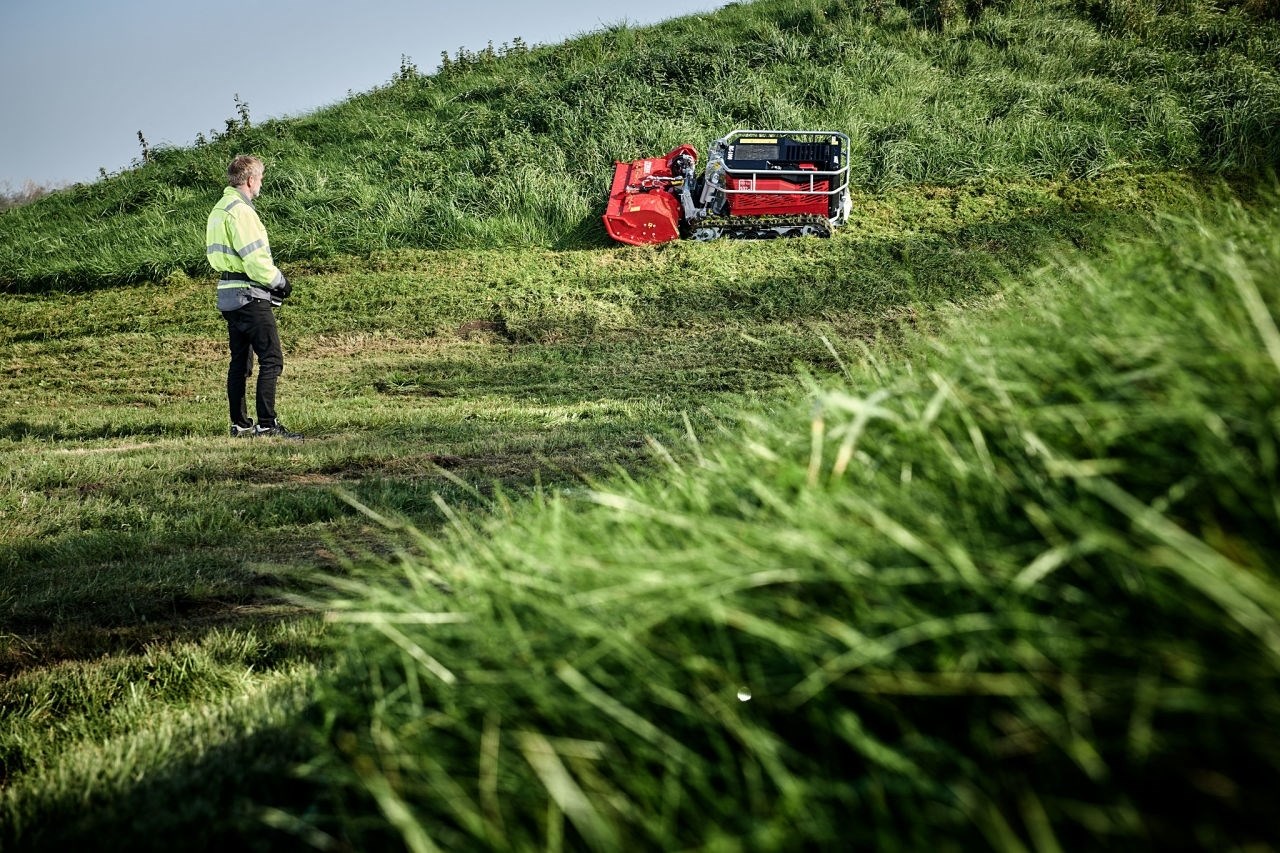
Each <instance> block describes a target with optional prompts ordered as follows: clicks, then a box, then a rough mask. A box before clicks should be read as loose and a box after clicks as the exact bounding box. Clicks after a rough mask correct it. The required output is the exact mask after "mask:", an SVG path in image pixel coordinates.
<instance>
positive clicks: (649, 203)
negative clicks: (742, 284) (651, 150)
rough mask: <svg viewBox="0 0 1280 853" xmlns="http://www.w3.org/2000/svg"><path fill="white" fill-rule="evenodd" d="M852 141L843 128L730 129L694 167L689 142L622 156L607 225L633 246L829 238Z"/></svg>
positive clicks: (840, 209)
mask: <svg viewBox="0 0 1280 853" xmlns="http://www.w3.org/2000/svg"><path fill="white" fill-rule="evenodd" d="M848 150H849V137H848V136H846V135H845V134H843V133H837V132H834V131H829V130H735V131H733V132H732V133H729V134H728V135H726V136H724V137H722V138H721V139H717V140H716V141H715V142H713V143H711V148H710V151H709V152H708V154H707V165H706V168H705V169H704V170H703V173H702V174H701V175H700V176H699V175H696V174H695V171H694V167H695V166H696V165H697V161H698V153H697V151H696V149H694V148H693V147H692V146H690V145H681V146H680V147H679V148H676V149H674V150H673V151H670V152H668V153H667V155H666V156H665V157H651V158H648V159H644V160H633V161H632V162H630V163H622V162H619V163H617V164H616V165H615V167H614V171H613V185H612V187H611V188H610V190H609V206H608V209H607V210H606V212H605V214H604V225H605V230H607V231H608V232H609V236H610V237H612V238H613V239H615V240H617V241H619V242H622V243H629V244H631V245H633V246H643V245H649V244H652V243H665V242H667V241H668V240H677V239H681V238H685V239H693V240H714V239H716V238H717V237H732V238H738V239H757V240H758V239H769V238H772V237H799V236H804V235H815V236H820V237H829V236H831V232H832V230H834V229H835V228H836V227H838V226H840V225H843V224H844V223H845V222H846V221H847V220H848V218H849V205H850V200H849V162H848V159H847V156H848V155H847V152H848Z"/></svg>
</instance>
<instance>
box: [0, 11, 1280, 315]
mask: <svg viewBox="0 0 1280 853" xmlns="http://www.w3.org/2000/svg"><path fill="white" fill-rule="evenodd" d="M917 5H928V4H917V3H903V4H901V6H893V5H891V4H887V3H878V4H866V8H865V9H864V8H862V7H863V4H859V3H847V2H842V1H841V0H761V2H756V3H750V4H730V6H729V7H727V8H725V9H722V10H720V11H718V12H715V13H713V14H708V15H701V16H691V17H687V18H682V19H677V20H673V21H670V22H667V23H664V24H662V25H660V26H656V27H649V28H644V29H633V28H629V27H625V26H618V27H613V28H609V29H606V30H604V31H601V32H597V33H592V34H589V35H586V36H583V37H580V38H578V39H575V40H572V41H568V42H566V43H564V44H561V45H555V46H548V47H538V48H534V49H529V48H528V47H526V46H525V45H524V44H523V43H521V42H519V41H517V42H516V46H515V47H510V46H505V45H504V46H503V47H502V48H499V49H497V50H486V51H481V52H479V53H470V52H466V51H460V52H459V54H458V55H457V56H456V57H454V58H453V59H451V60H450V61H449V63H448V64H447V66H445V67H443V68H441V69H440V70H439V71H438V72H437V73H435V74H432V75H422V74H419V73H418V72H417V71H416V69H415V68H413V66H412V65H410V66H407V67H404V68H402V69H401V72H400V73H398V74H397V75H396V76H395V78H394V79H393V81H392V82H391V83H390V84H388V85H387V86H385V87H382V88H381V89H378V90H376V91H373V92H368V93H365V94H362V95H358V96H356V97H353V98H351V99H349V100H347V101H344V102H342V103H340V104H338V105H336V106H334V107H332V108H329V109H326V110H322V111H319V112H317V113H314V114H312V115H308V116H303V117H299V118H293V119H279V120H272V121H268V122H265V123H263V124H260V125H255V126H252V127H245V126H243V123H239V122H231V121H229V122H228V124H229V129H228V130H227V132H226V133H225V134H224V135H222V136H221V137H220V138H218V139H215V140H213V141H212V142H208V143H206V144H204V145H200V146H197V147H194V148H181V149H164V150H160V151H157V152H154V154H153V155H152V161H151V162H148V163H146V164H144V165H142V166H140V167H139V168H136V169H132V170H130V171H127V172H125V173H124V174H121V175H117V176H114V177H112V178H110V179H107V180H103V181H99V182H97V183H95V184H92V185H88V186H80V187H76V188H73V189H71V190H68V191H66V192H60V193H56V194H54V195H53V196H51V197H48V198H45V199H42V200H40V201H39V202H37V203H35V204H32V205H28V206H25V207H22V208H18V209H16V210H11V211H8V212H6V213H5V214H3V215H0V287H2V288H4V289H6V290H10V291H13V290H31V289H39V288H44V287H49V286H57V287H63V288H82V287H95V286H101V285H109V284H118V283H122V282H133V281H144V280H150V281H159V280H162V279H165V278H166V277H168V276H170V275H172V274H174V273H176V272H182V273H185V274H187V275H203V274H204V273H205V266H204V261H203V257H202V255H201V250H202V247H201V244H200V228H199V224H200V223H201V222H203V218H204V216H205V214H206V212H207V208H208V207H209V205H210V203H211V199H213V198H215V197H216V195H217V192H218V187H219V186H220V185H221V183H222V177H221V176H222V170H223V168H224V167H225V164H226V163H227V162H228V161H229V159H230V157H231V156H232V155H233V154H234V153H236V152H238V151H254V152H256V153H258V154H260V155H261V156H263V157H265V158H266V160H267V162H268V164H269V171H268V176H267V184H266V195H265V196H264V198H263V200H262V204H261V207H262V210H263V215H264V217H265V218H266V220H267V221H268V224H269V226H270V228H271V230H272V236H273V245H274V247H275V249H276V254H277V259H278V260H279V261H281V262H282V263H284V264H285V265H286V266H289V265H291V264H298V263H303V262H306V261H309V260H314V259H316V258H326V257H333V256H335V255H344V254H347V255H356V256H366V255H368V254H369V253H370V252H374V251H380V250H385V249H388V248H400V247H407V248H449V247H453V248H475V247H497V246H513V245H523V246H537V247H544V248H551V247H555V248H570V247H578V248H580V247H596V246H601V245H603V244H604V243H605V242H606V238H605V237H604V235H603V231H602V229H601V227H600V224H599V216H600V214H601V212H602V211H603V207H604V199H605V194H606V192H607V188H608V184H609V180H610V177H611V175H612V163H613V161H614V160H615V159H623V160H630V159H634V158H636V157H641V156H653V155H654V154H656V153H662V152H666V151H668V150H670V149H671V148H673V147H674V146H675V145H678V144H682V143H690V144H693V145H695V146H697V147H698V148H700V149H701V148H703V147H704V146H705V145H707V144H708V143H709V142H710V141H711V140H713V139H715V138H717V137H718V136H719V135H721V134H723V133H724V132H726V131H728V130H731V129H733V128H736V127H796V128H800V127H819V128H832V129H838V130H843V131H845V132H847V133H849V134H850V136H851V139H852V141H853V150H852V156H851V162H852V167H853V179H854V184H855V186H856V187H858V188H860V189H863V190H867V191H877V190H880V189H883V188H886V187H895V186H905V185H919V184H936V185H946V186H954V185H960V184H966V183H975V182H977V183H981V182H982V181H984V180H987V179H991V178H1000V179H1005V180H1025V179H1053V178H1067V179H1073V180H1078V179H1083V178H1090V177H1095V176H1097V175H1100V174H1104V173H1106V172H1108V171H1111V170H1114V169H1118V168H1125V169H1138V170H1165V169H1195V170H1210V171H1217V170H1231V169H1245V170H1252V169H1255V168H1257V167H1259V166H1268V165H1270V166H1274V165H1276V164H1277V163H1280V141H1278V138H1280V132H1278V131H1277V127H1280V60H1278V59H1277V56H1276V49H1275V44H1276V42H1277V41H1278V40H1280V39H1278V37H1277V35H1276V33H1277V29H1278V28H1280V25H1278V24H1277V23H1276V22H1266V21H1263V20H1255V19H1254V18H1253V17H1250V16H1249V14H1248V13H1247V12H1246V8H1245V6H1239V7H1235V8H1233V9H1232V10H1231V11H1230V12H1226V13H1223V12H1215V11H1207V10H1209V9H1211V8H1213V7H1212V5H1211V4H1208V3H1199V2H1191V3H1188V4H1186V8H1187V9H1190V10H1192V11H1191V12H1190V13H1182V14H1173V13H1166V14H1165V15H1164V16H1160V17H1157V16H1154V15H1147V14H1146V13H1145V12H1143V10H1144V9H1145V4H1144V2H1142V0H1126V2H1124V3H1113V4H1096V3H1091V2H1086V0H1052V2H1034V3H1032V2H1018V0H1006V2H998V3H989V4H986V5H987V7H988V8H987V10H986V11H985V12H984V13H983V14H981V15H980V16H978V17H977V18H976V19H975V20H972V21H970V20H967V19H965V18H963V17H961V16H954V17H953V18H952V20H951V21H950V22H949V23H948V26H947V28H946V29H945V31H942V32H938V31H936V30H934V29H930V28H928V27H923V26H920V25H919V24H920V21H919V19H918V16H913V14H912V13H911V11H910V10H909V9H908V8H902V6H907V7H912V6H917ZM976 5H978V6H981V5H982V4H976ZM872 7H879V8H881V9H882V12H881V13H880V14H879V15H878V16H877V15H876V14H873V13H872V11H870V10H871V8H872ZM1202 7H1203V8H1202ZM1125 9H1130V10H1135V13H1134V14H1133V15H1128V16H1122V15H1120V12H1121V11H1123V10H1125ZM1107 10H1111V11H1109V12H1108V11H1107ZM1117 10H1119V11H1117ZM1138 13H1142V14H1138ZM513 35H514V36H518V34H513Z"/></svg>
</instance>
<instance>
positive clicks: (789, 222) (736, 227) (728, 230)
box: [689, 215, 831, 240]
mask: <svg viewBox="0 0 1280 853" xmlns="http://www.w3.org/2000/svg"><path fill="white" fill-rule="evenodd" d="M805 227H809V228H813V229H814V230H815V231H817V234H815V235H813V236H817V237H830V236H831V220H829V219H827V218H826V217H825V216H813V215H805V216H708V217H706V218H705V219H700V220H698V224H697V225H694V226H692V227H690V228H689V236H690V237H692V236H693V234H695V233H697V232H699V231H703V230H707V229H715V230H718V231H719V232H720V233H719V234H717V235H716V236H715V237H713V238H708V239H717V238H720V237H727V238H729V239H730V240H772V239H775V238H778V237H792V236H795V237H800V236H806V235H802V234H782V233H779V232H778V231H777V230H775V229H782V228H788V229H790V228H805Z"/></svg>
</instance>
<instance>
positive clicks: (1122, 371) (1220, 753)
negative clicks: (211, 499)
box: [303, 194, 1280, 850]
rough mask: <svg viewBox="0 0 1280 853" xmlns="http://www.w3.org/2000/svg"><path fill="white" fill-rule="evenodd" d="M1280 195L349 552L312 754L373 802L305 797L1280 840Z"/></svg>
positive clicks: (521, 845) (1057, 270)
mask: <svg viewBox="0 0 1280 853" xmlns="http://www.w3.org/2000/svg"><path fill="white" fill-rule="evenodd" d="M1269 198H1270V200H1269V201H1268V202H1267V204H1266V205H1265V206H1263V207H1261V208H1247V207H1244V206H1241V205H1239V204H1232V203H1219V204H1215V205H1211V206H1208V207H1206V209H1204V210H1203V211H1201V212H1200V213H1199V214H1197V215H1194V216H1191V217H1179V218H1169V219H1167V220H1165V221H1163V222H1162V223H1161V224H1160V225H1159V227H1158V228H1157V230H1156V233H1155V234H1154V236H1153V237H1152V238H1150V239H1147V240H1143V241H1139V242H1130V243H1127V244H1119V245H1115V246H1113V247H1112V248H1111V249H1110V250H1109V251H1107V252H1105V253H1103V254H1101V255H1099V256H1097V257H1094V258H1089V257H1084V256H1081V255H1078V254H1067V255H1063V256H1060V257H1058V258H1055V259H1054V263H1053V265H1052V266H1049V267H1046V268H1045V269H1044V270H1043V271H1042V272H1040V273H1039V274H1035V275H1025V276H1021V277H1019V279H1018V280H1016V281H1010V282H1009V284H1008V286H1007V288H1006V289H1005V291H1004V292H1003V293H1002V294H1001V296H1000V297H999V298H997V299H994V300H991V301H990V302H989V304H988V305H987V306H986V307H985V308H983V309H981V310H973V309H972V307H970V309H969V310H963V311H955V312H954V313H953V314H952V315H951V316H949V317H943V318H942V322H943V327H942V328H941V329H940V330H939V331H938V334H936V335H928V336H920V337H918V338H915V339H914V340H913V341H911V342H909V343H908V344H907V345H905V349H903V350H901V351H898V352H896V353H895V354H894V355H892V356H888V355H886V354H885V352H884V351H882V350H881V349H880V348H878V347H876V346H868V347H864V348H860V349H859V348H848V347H837V348H836V351H837V352H840V357H841V360H842V361H843V363H844V365H845V370H844V374H843V376H842V377H840V378H839V379H835V380H830V379H828V380H821V381H818V380H815V381H813V382H811V383H809V385H808V389H807V391H806V392H805V393H804V394H803V395H796V396H794V397H792V398H791V399H790V400H789V401H788V402H787V403H786V404H785V405H783V404H779V405H775V406H773V407H771V408H770V409H768V410H761V411H758V412H757V413H756V414H755V416H754V417H748V418H747V423H748V425H747V426H743V427H732V428H726V429H725V430H724V431H723V432H721V433H719V434H715V433H712V434H707V433H705V432H703V433H697V432H691V433H690V434H689V435H688V436H687V439H686V440H685V441H683V442H681V443H679V444H678V445H676V444H672V445H670V446H668V447H667V448H665V449H662V450H661V452H660V458H661V459H664V460H665V464H666V466H667V470H666V472H665V473H664V474H662V475H660V476H657V477H654V478H650V479H645V480H632V479H629V478H626V477H621V478H612V479H609V480H604V481H598V482H596V483H595V484H594V485H593V486H592V487H591V488H590V489H587V490H582V491H578V492H556V491H548V492H545V493H543V494H541V495H539V496H538V497H537V498H536V499H535V500H533V501H532V502H531V503H520V504H514V505H513V504H509V503H506V502H503V501H501V500H498V501H495V502H494V504H493V506H492V513H491V515H490V516H488V517H487V518H478V519H477V518H467V517H459V518H457V519H456V521H455V523H454V524H452V525H451V526H449V527H448V528H447V529H446V530H444V531H442V532H440V533H439V534H434V533H433V534H421V535H418V536H416V537H411V539H412V542H413V545H414V547H415V548H416V549H420V550H421V552H422V556H420V557H417V558H407V559H403V560H400V561H397V562H394V563H388V564H386V565H383V566H381V567H379V568H378V569H377V570H376V571H374V572H373V573H372V574H371V575H368V576H366V577H365V578H364V579H363V581H362V582H360V583H354V582H352V580H351V579H350V578H348V579H347V580H345V581H344V582H343V584H342V586H341V587H339V590H340V591H339V592H337V593H336V594H335V596H334V598H333V599H332V600H330V601H329V603H328V606H329V607H330V609H331V610H332V611H333V615H334V618H335V619H336V620H337V621H339V622H341V623H345V625H346V626H347V631H346V635H347V638H348V641H347V646H346V652H347V663H346V670H345V671H346V675H345V677H344V678H342V679H340V680H337V681H335V682H332V683H331V686H330V687H329V689H328V690H327V692H325V693H324V694H323V696H322V698H321V707H322V708H323V709H324V710H323V717H324V719H325V721H326V722H325V725H324V728H323V731H324V733H325V735H326V736H327V737H328V738H329V740H330V742H331V743H332V745H333V750H334V751H333V753H332V755H331V757H330V758H329V759H327V760H324V761H322V762H321V764H322V765H323V767H324V768H325V770H326V771H327V772H333V773H341V774H343V775H344V776H345V778H346V780H347V784H349V785H350V786H351V789H352V790H353V791H360V792H363V794H364V795H366V796H367V797H368V798H369V799H370V800H371V801H373V802H376V804H377V809H378V814H379V815H380V819H379V820H373V821H369V820H368V818H367V817H364V816H361V815H359V814H356V815H349V816H348V820H346V821H345V822H342V821H338V822H334V823H328V824H322V822H317V825H322V828H323V829H324V830H325V831H326V832H329V833H330V834H331V835H332V836H334V837H338V838H342V839H344V841H345V842H346V843H353V844H354V845H355V846H357V847H358V846H361V845H362V844H364V843H375V842H377V841H379V840H380V841H381V842H385V841H386V840H387V836H388V835H390V836H394V837H396V838H398V839H399V840H400V841H401V842H402V843H403V844H404V845H405V846H406V847H408V848H409V849H412V850H429V849H454V848H477V847H478V848H486V849H487V848H493V849H534V848H551V849H562V848H569V849H578V848H592V849H623V848H625V849H637V848H640V849H685V848H716V849H797V848H803V847H808V846H823V847H835V846H840V847H854V848H857V847H876V848H880V849H937V848H945V849H951V848H961V849H963V848H970V847H976V846H984V845H990V846H992V847H996V848H999V849H1008V850H1019V849H1027V848H1035V849H1042V850H1057V849H1066V850H1070V849H1092V848H1096V847H1099V846H1102V847H1126V848H1128V847H1133V846H1139V847H1150V848H1159V849H1164V848H1169V847H1185V846H1193V847H1199V848H1202V849H1231V848H1236V847H1248V846H1250V845H1261V846H1266V845H1269V844H1272V843H1274V842H1275V840H1276V839H1277V838H1280V823H1277V820H1276V815H1275V812H1274V809H1273V804H1272V802H1271V799H1272V796H1271V795H1272V793H1273V792H1274V790H1275V789H1276V786H1277V783H1280V779H1277V776H1276V768H1277V767H1280V737H1277V734H1276V726H1275V723H1276V720H1277V719H1280V716H1278V715H1280V690H1278V689H1277V685H1280V680H1278V679H1277V675H1278V674H1280V578H1278V577H1277V575H1276V572H1275V566H1276V564H1277V558H1280V554H1278V553H1277V547H1276V538H1275V531H1276V530H1277V529H1278V523H1280V518H1277V513H1278V512H1280V468H1278V465H1280V455H1278V454H1277V446H1278V440H1280V431H1278V429H1277V420H1276V416H1277V412H1280V382H1278V381H1277V379H1278V378H1280V331H1277V325H1276V317H1277V315H1280V239H1278V238H1277V235H1278V234H1280V216H1278V215H1277V206H1276V205H1275V199H1274V195H1273V194H1272V195H1270V196H1269ZM841 350H843V351H842V352H841ZM338 758H340V759H341V760H340V761H338V762H337V763H336V764H335V763H334V760H335V759H338ZM303 823H304V825H305V824H306V823H307V821H306V820H305V818H304V821H303Z"/></svg>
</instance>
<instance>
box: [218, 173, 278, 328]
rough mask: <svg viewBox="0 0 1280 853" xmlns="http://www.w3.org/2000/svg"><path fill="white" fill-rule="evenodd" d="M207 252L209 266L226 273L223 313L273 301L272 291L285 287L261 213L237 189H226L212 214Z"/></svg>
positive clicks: (220, 301)
mask: <svg viewBox="0 0 1280 853" xmlns="http://www.w3.org/2000/svg"><path fill="white" fill-rule="evenodd" d="M204 253H205V257H206V258H208V260H209V266H211V267H213V268H214V269H215V270H216V271H218V272H220V273H222V276H221V280H220V281H219V282H218V310H219V311H234V310H236V309H237V308H240V307H241V306H244V305H247V304H248V303H249V301H250V300H252V299H270V298H271V294H270V293H269V292H268V291H270V289H271V288H273V287H276V286H278V285H281V284H284V275H283V274H282V273H281V272H280V270H278V269H276V265H275V263H274V262H273V261H272V260H271V244H270V243H268V242H267V229H266V228H264V227H263V226H262V220H261V219H259V218H258V211H256V210H254V209H253V202H251V201H250V200H249V199H247V198H245V197H244V196H243V195H241V193H240V191H239V190H237V189H236V188H235V187H227V188H226V190H225V191H224V192H223V193H222V198H221V199H219V200H218V203H217V205H216V206H214V208H213V212H211V213H210V214H209V224H208V225H207V226H206V227H205V232H204Z"/></svg>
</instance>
